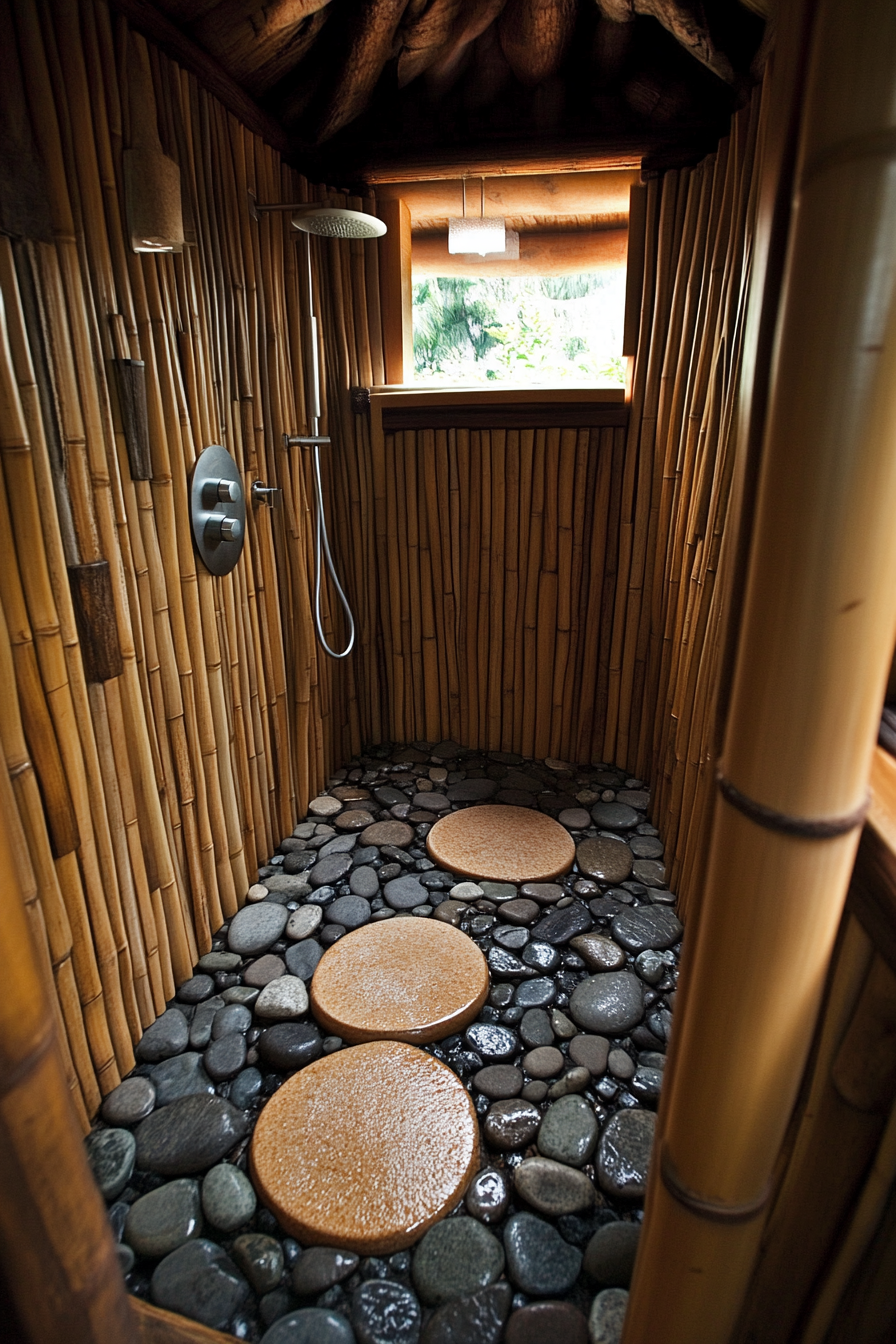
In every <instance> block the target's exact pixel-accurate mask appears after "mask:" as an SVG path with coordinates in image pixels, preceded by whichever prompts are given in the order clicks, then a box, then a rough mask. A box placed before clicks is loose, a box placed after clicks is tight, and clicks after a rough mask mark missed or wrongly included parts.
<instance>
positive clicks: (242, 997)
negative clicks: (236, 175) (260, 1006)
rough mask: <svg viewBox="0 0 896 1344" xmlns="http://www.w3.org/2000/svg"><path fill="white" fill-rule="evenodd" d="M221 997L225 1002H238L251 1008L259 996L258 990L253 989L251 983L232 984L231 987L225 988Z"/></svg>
mask: <svg viewBox="0 0 896 1344" xmlns="http://www.w3.org/2000/svg"><path fill="white" fill-rule="evenodd" d="M221 998H222V999H223V1001H224V1003H225V1004H231V1003H238V1004H240V1005H241V1006H242V1007H244V1008H251V1007H252V1004H253V1003H254V1002H255V1000H256V999H257V998H258V990H257V989H253V988H252V987H251V985H231V986H230V988H229V989H225V990H224V993H223V994H222V995H221Z"/></svg>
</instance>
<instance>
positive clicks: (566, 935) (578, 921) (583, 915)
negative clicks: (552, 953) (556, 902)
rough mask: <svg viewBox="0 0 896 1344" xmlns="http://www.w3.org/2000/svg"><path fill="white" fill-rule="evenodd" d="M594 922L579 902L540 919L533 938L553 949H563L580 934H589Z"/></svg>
mask: <svg viewBox="0 0 896 1344" xmlns="http://www.w3.org/2000/svg"><path fill="white" fill-rule="evenodd" d="M592 923H593V920H592V918H591V915H590V913H589V912H588V910H587V909H586V908H585V906H584V905H582V904H581V903H580V902H579V901H573V903H572V905H567V906H564V908H563V909H562V910H552V911H551V912H550V914H549V915H545V917H544V918H543V919H540V920H539V921H538V923H537V924H536V925H535V927H534V929H533V930H532V937H533V938H535V939H537V940H538V941H539V942H542V943H550V944H551V946H552V947H562V946H563V944H564V943H568V942H569V941H570V939H572V938H575V937H576V935H577V934H579V933H588V931H589V930H590V928H591V925H592Z"/></svg>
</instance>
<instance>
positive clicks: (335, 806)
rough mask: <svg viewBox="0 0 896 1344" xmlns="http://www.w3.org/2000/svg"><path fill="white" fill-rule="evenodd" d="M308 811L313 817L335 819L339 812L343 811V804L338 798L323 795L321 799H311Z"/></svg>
mask: <svg viewBox="0 0 896 1344" xmlns="http://www.w3.org/2000/svg"><path fill="white" fill-rule="evenodd" d="M308 811H309V812H310V814H311V815H312V816H313V817H335V815H336V813H337V812H341V811H342V803H341V802H340V801H339V799H338V798H330V797H328V796H327V795H326V794H323V795H321V797H320V798H312V799H311V802H310V803H309V804H308Z"/></svg>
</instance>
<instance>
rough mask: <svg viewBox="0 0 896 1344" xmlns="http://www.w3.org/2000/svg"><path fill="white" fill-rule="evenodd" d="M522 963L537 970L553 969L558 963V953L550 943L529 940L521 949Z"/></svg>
mask: <svg viewBox="0 0 896 1344" xmlns="http://www.w3.org/2000/svg"><path fill="white" fill-rule="evenodd" d="M522 960H523V965H525V966H531V967H533V968H534V969H535V970H538V971H553V970H555V969H556V968H557V967H558V966H559V965H560V953H559V952H558V951H557V949H556V947H552V946H551V944H550V943H542V942H534V943H532V942H530V943H529V944H528V945H527V946H526V948H525V949H524V951H523V955H522Z"/></svg>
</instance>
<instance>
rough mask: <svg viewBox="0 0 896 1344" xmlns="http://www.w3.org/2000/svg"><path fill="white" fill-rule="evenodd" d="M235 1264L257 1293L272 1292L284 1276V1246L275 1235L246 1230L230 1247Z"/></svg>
mask: <svg viewBox="0 0 896 1344" xmlns="http://www.w3.org/2000/svg"><path fill="white" fill-rule="evenodd" d="M230 1254H231V1256H232V1257H233V1261H234V1264H235V1265H236V1266H237V1268H238V1269H240V1270H242V1272H243V1273H244V1274H245V1276H246V1278H247V1279H248V1280H249V1282H250V1283H251V1285H252V1287H253V1288H254V1289H255V1291H256V1293H270V1292H272V1291H273V1289H274V1288H276V1287H277V1286H278V1284H279V1283H280V1280H281V1279H282V1278H283V1248H282V1247H281V1245H280V1243H279V1241H277V1240H276V1238H275V1237H268V1236H265V1235H264V1234H263V1233H261V1232H244V1233H243V1235H242V1236H241V1237H237V1239H236V1241H235V1242H234V1243H233V1245H232V1246H231V1248H230Z"/></svg>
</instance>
